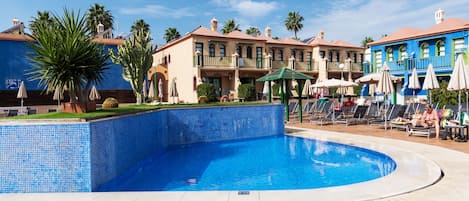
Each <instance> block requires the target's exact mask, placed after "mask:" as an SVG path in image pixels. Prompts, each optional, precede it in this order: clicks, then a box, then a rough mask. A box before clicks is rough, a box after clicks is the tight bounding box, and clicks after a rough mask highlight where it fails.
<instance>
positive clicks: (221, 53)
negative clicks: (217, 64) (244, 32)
mask: <svg viewBox="0 0 469 201" xmlns="http://www.w3.org/2000/svg"><path fill="white" fill-rule="evenodd" d="M219 54H220V57H224V56H226V55H225V45H220V52H219Z"/></svg>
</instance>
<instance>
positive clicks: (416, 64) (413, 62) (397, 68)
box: [387, 55, 453, 74]
mask: <svg viewBox="0 0 469 201" xmlns="http://www.w3.org/2000/svg"><path fill="white" fill-rule="evenodd" d="M387 64H388V67H389V70H390V72H391V73H393V74H400V73H404V72H406V71H407V72H409V71H410V70H412V69H413V68H417V71H426V70H427V67H428V65H429V64H432V65H433V69H434V70H435V71H450V70H452V69H453V65H452V63H451V55H447V56H441V57H429V58H419V59H405V60H403V61H397V62H388V63H387Z"/></svg>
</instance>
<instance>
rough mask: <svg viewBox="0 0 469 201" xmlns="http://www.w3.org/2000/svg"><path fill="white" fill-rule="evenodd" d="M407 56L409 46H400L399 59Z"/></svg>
mask: <svg viewBox="0 0 469 201" xmlns="http://www.w3.org/2000/svg"><path fill="white" fill-rule="evenodd" d="M404 58H407V48H406V47H405V46H401V47H399V60H404Z"/></svg>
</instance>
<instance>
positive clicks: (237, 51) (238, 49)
mask: <svg viewBox="0 0 469 201" xmlns="http://www.w3.org/2000/svg"><path fill="white" fill-rule="evenodd" d="M236 53H238V56H239V58H241V57H243V47H241V46H237V47H236Z"/></svg>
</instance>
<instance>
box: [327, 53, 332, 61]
mask: <svg viewBox="0 0 469 201" xmlns="http://www.w3.org/2000/svg"><path fill="white" fill-rule="evenodd" d="M327 56H328V57H329V58H328V59H329V61H332V51H329V54H328V55H327Z"/></svg>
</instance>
